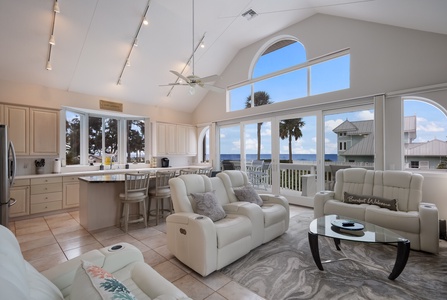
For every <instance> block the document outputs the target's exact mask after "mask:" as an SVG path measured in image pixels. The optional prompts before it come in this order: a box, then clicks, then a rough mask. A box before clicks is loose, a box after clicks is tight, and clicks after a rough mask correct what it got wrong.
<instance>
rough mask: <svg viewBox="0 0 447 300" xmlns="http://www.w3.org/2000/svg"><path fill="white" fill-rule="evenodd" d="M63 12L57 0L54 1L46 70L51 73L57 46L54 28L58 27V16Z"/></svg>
mask: <svg viewBox="0 0 447 300" xmlns="http://www.w3.org/2000/svg"><path fill="white" fill-rule="evenodd" d="M60 12H61V10H60V8H59V3H58V2H57V0H54V5H53V24H52V26H51V35H50V39H49V40H48V44H49V47H48V59H47V66H46V69H47V70H48V71H51V70H52V69H53V68H52V66H51V52H52V50H53V46H54V45H56V39H55V38H54V27H55V26H56V15H57V14H58V13H60Z"/></svg>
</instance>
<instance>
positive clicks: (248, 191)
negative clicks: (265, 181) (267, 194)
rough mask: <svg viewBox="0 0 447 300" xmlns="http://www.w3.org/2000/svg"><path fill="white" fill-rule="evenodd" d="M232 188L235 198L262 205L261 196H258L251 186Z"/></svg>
mask: <svg viewBox="0 0 447 300" xmlns="http://www.w3.org/2000/svg"><path fill="white" fill-rule="evenodd" d="M233 190H234V194H235V195H236V198H237V200H239V201H247V202H251V203H254V204H257V205H259V206H262V204H264V203H263V202H262V199H261V197H259V195H258V193H257V192H256V190H255V189H254V188H253V187H252V186H244V187H241V188H235V189H233Z"/></svg>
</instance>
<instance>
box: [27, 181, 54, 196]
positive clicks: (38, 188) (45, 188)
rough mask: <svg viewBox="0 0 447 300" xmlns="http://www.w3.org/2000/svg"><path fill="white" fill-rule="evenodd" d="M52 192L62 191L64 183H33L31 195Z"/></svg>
mask: <svg viewBox="0 0 447 300" xmlns="http://www.w3.org/2000/svg"><path fill="white" fill-rule="evenodd" d="M52 192H62V184H60V183H49V184H38V185H31V195H35V194H43V193H52Z"/></svg>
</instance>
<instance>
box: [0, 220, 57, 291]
mask: <svg viewBox="0 0 447 300" xmlns="http://www.w3.org/2000/svg"><path fill="white" fill-rule="evenodd" d="M0 241H1V246H0V295H1V296H0V298H1V299H32V300H33V299H44V300H53V299H54V300H62V299H64V297H63V296H62V293H61V291H60V290H59V289H58V288H57V287H56V286H55V285H54V284H53V283H52V282H51V281H50V280H48V279H47V278H46V277H45V276H43V275H42V274H41V273H39V272H38V271H37V270H36V269H35V268H34V267H33V266H32V265H31V264H29V263H28V262H27V261H26V260H25V259H24V258H23V256H22V252H21V250H20V246H19V243H18V242H17V239H16V237H15V236H14V234H13V233H12V232H11V231H10V230H9V229H8V228H6V227H4V226H1V225H0Z"/></svg>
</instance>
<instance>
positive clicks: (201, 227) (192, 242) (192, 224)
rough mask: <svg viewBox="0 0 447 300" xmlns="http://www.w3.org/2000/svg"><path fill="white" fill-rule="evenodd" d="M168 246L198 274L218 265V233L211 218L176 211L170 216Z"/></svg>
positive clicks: (167, 221) (168, 218)
mask: <svg viewBox="0 0 447 300" xmlns="http://www.w3.org/2000/svg"><path fill="white" fill-rule="evenodd" d="M166 227H167V237H168V249H169V251H171V253H172V254H173V255H175V257H177V258H178V259H179V260H180V261H182V262H184V263H185V264H186V265H188V266H189V267H190V268H192V269H193V270H195V271H196V272H197V273H199V274H201V275H203V276H206V275H208V274H209V273H211V272H213V271H215V270H216V268H217V233H216V227H215V225H214V223H213V221H211V219H210V218H208V217H205V216H202V215H198V214H195V213H175V214H172V215H169V216H168V217H167V218H166Z"/></svg>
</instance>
